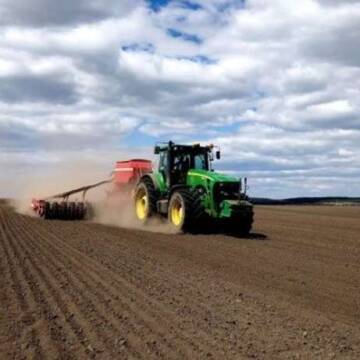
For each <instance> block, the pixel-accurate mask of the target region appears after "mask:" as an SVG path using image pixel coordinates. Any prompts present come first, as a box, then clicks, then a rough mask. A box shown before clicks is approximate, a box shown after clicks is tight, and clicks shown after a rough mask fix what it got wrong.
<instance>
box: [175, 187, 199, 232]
mask: <svg viewBox="0 0 360 360" xmlns="http://www.w3.org/2000/svg"><path fill="white" fill-rule="evenodd" d="M179 205H180V206H181V209H182V210H181V211H180V210H176V208H177V207H178V206H179ZM173 211H174V212H173ZM177 212H181V213H182V215H181V216H180V217H181V219H180V220H179V219H177V220H178V221H179V222H178V221H176V220H175V219H176V218H177V216H176V213H177ZM205 218H206V213H205V210H204V207H203V205H202V201H201V196H200V194H199V193H198V192H197V191H196V190H189V189H179V190H176V191H174V192H173V194H172V195H171V197H170V201H169V208H168V220H169V222H170V223H171V224H172V225H173V226H174V227H175V229H177V230H178V231H190V230H191V231H193V230H196V228H197V227H200V226H201V225H202V223H203V221H204V220H205Z"/></svg>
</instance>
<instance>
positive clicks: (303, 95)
mask: <svg viewBox="0 0 360 360" xmlns="http://www.w3.org/2000/svg"><path fill="white" fill-rule="evenodd" d="M196 3H197V4H199V6H198V7H196V9H190V8H188V7H186V6H184V3H182V2H178V1H173V2H170V3H169V4H168V5H167V6H166V7H164V8H162V9H161V11H158V12H153V11H151V10H150V9H149V7H148V6H147V4H146V2H145V1H124V2H120V3H119V2H118V1H114V0H107V1H105V2H100V1H95V0H93V1H90V2H85V1H79V2H73V1H64V2H58V3H56V4H55V3H54V2H51V1H48V0H30V1H28V2H27V3H26V4H25V5H24V2H20V1H17V0H16V1H15V0H14V1H11V2H10V1H7V0H0V17H1V18H2V19H3V20H2V21H1V22H0V32H1V33H2V36H1V37H0V79H1V82H0V140H1V142H0V148H1V150H2V161H4V157H6V158H8V159H11V157H12V156H13V155H14V153H19V151H20V152H21V151H23V150H24V149H26V151H46V152H48V153H49V154H51V153H54V152H55V150H56V151H58V153H57V154H61V151H64V152H66V151H68V150H69V149H72V150H73V151H75V150H76V149H77V150H79V149H87V151H90V152H91V151H92V152H93V153H96V152H97V151H98V149H99V148H101V149H107V150H106V151H109V152H111V151H112V149H115V148H116V146H118V144H119V143H120V142H121V139H123V137H124V136H126V135H128V134H132V133H133V134H134V135H132V137H131V141H130V143H132V144H135V143H136V137H137V136H139V137H143V136H145V137H146V136H149V135H150V139H149V140H148V141H149V142H150V141H152V140H151V139H152V138H151V136H152V137H154V138H159V139H168V138H173V139H174V138H176V139H179V140H181V141H192V140H193V139H197V140H198V139H200V140H204V141H205V140H209V141H215V142H218V143H220V144H221V145H222V147H223V150H224V151H223V153H224V163H223V167H224V169H225V170H228V171H235V172H238V173H244V172H245V173H247V174H248V175H250V176H252V177H253V184H254V186H253V191H254V193H256V194H265V193H268V196H271V195H274V196H282V195H291V194H299V195H300V193H302V194H306V193H309V194H313V193H317V194H329V193H330V194H331V193H333V192H336V191H338V192H340V193H341V192H352V193H353V194H354V195H356V194H357V195H358V194H359V192H360V185H359V184H360V174H359V172H357V171H354V170H353V169H354V168H356V167H359V165H360V164H359V160H358V159H359V155H360V150H359V144H358V143H359V138H360V133H359V130H360V100H359V99H360V90H359V89H360V50H359V48H358V46H357V45H358V39H359V36H360V5H359V3H358V2H357V1H342V2H338V1H331V0H327V1H326V0H318V1H315V0H304V1H301V4H300V3H299V2H291V1H287V0H275V1H268V0H248V1H245V3H243V2H241V1H226V0H222V1H202V0H201V1H197V2H196ZM5 14H6V17H4V15H5ZM44 14H46V16H44ZM4 19H5V20H6V21H5V20H4ZM169 29H173V30H174V29H175V30H176V31H175V33H174V32H173V34H176V33H177V34H186V35H187V37H186V36H178V37H174V36H172V35H171V32H169ZM191 36H193V38H192V37H191ZM194 39H197V40H196V41H194ZM60 139H61V141H60ZM146 145H147V146H148V145H150V144H149V143H147V144H146ZM104 151H105V150H104ZM21 153H22V152H21ZM59 156H61V155H59ZM33 161H34V162H40V163H41V161H38V160H36V158H34V159H33ZM45 161H48V162H50V161H52V160H51V156H50V157H49V158H48V160H45ZM334 168H336V169H337V172H336V173H335V172H334V171H333V169H334ZM339 174H340V175H339ZM341 174H346V179H343V176H342V175H341ZM339 177H340V178H341V179H343V180H344V181H343V182H341V181H338V180H339ZM297 182H299V183H300V184H298V183H297ZM350 183H351V186H350ZM272 189H273V190H272ZM349 189H351V190H349Z"/></svg>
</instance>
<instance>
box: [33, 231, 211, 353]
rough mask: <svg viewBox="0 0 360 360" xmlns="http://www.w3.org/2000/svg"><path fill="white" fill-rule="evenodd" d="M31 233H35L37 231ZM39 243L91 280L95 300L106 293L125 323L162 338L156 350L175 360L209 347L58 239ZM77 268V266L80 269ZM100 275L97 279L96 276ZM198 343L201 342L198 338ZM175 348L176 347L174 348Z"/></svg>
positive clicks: (46, 235)
mask: <svg viewBox="0 0 360 360" xmlns="http://www.w3.org/2000/svg"><path fill="white" fill-rule="evenodd" d="M34 230H35V228H34V227H32V231H34ZM35 231H38V229H36V230H35ZM38 235H39V236H42V235H41V232H39V233H38ZM49 238H53V240H54V241H49V240H48V239H49ZM43 241H44V242H47V243H48V244H49V245H50V246H51V247H52V248H55V249H56V252H58V253H63V256H64V257H66V258H67V259H69V260H70V259H72V263H73V265H74V266H75V267H78V268H79V271H76V272H77V273H78V274H81V272H84V273H86V274H87V276H89V277H90V276H91V281H93V283H95V284H96V286H97V288H98V291H99V292H98V293H97V295H98V296H99V295H100V294H101V291H102V292H103V293H105V294H106V293H107V294H108V296H110V297H111V298H112V300H113V302H114V305H113V306H116V303H117V302H121V303H122V305H123V307H125V308H126V309H127V311H129V312H130V313H129V315H128V316H129V319H131V317H135V318H137V321H138V322H139V321H140V323H141V322H143V326H144V327H148V329H149V334H152V335H153V334H156V333H157V334H158V337H159V338H162V339H163V341H162V343H161V344H157V345H156V346H158V345H161V346H166V347H167V348H168V351H170V353H171V351H176V353H175V354H174V356H175V357H178V356H179V355H180V356H191V355H192V356H194V354H195V353H193V352H189V351H190V348H189V346H190V345H191V346H192V347H193V348H194V351H195V352H198V351H199V350H200V349H201V347H203V349H205V348H208V347H209V345H208V344H206V345H199V343H198V342H196V343H194V341H193V339H191V338H188V337H186V335H185V334H179V329H181V327H178V328H177V327H176V319H175V318H174V317H173V316H172V317H173V319H174V320H173V323H168V320H167V319H165V318H164V317H163V316H162V315H161V312H162V311H164V309H162V308H160V309H159V305H157V307H158V312H154V309H155V308H156V307H155V306H154V307H153V308H147V305H146V304H148V303H153V300H151V299H149V298H146V295H144V293H143V292H141V293H140V291H139V290H138V289H136V288H134V287H130V286H129V284H127V283H126V282H125V281H124V279H122V278H120V277H119V276H117V275H116V274H112V273H111V272H110V271H109V270H107V269H106V268H104V267H103V266H102V265H101V264H99V263H95V264H94V261H93V260H92V259H90V258H87V257H86V256H85V255H84V254H83V253H80V252H79V251H78V250H76V249H74V248H73V247H70V246H69V245H68V244H67V243H65V242H64V241H63V240H62V239H61V238H60V237H56V236H55V235H54V234H53V233H51V234H49V233H45V234H43ZM59 244H61V246H59ZM65 249H67V251H65ZM75 255H76V256H75ZM79 264H81V266H80V265H79ZM100 274H101V276H99V275H100ZM100 289H101V291H100ZM139 294H141V295H140V296H141V297H142V299H143V301H142V303H139V299H138V298H139ZM103 302H105V303H106V300H103ZM122 312H123V309H122ZM166 315H168V313H166ZM169 330H170V332H169ZM199 340H203V339H202V338H200V339H199ZM175 344H177V345H176V346H175ZM154 345H155V344H153V346H154ZM175 349H176V350H175ZM181 349H182V355H181ZM156 351H158V349H156ZM204 351H205V350H204ZM179 352H180V354H179ZM207 352H208V351H207ZM170 353H169V354H168V356H169V355H170Z"/></svg>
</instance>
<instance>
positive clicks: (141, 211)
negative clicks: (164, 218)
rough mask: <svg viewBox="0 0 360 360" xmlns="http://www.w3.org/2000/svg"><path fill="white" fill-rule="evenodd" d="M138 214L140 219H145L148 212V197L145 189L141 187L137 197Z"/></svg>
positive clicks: (136, 207)
mask: <svg viewBox="0 0 360 360" xmlns="http://www.w3.org/2000/svg"><path fill="white" fill-rule="evenodd" d="M135 210H136V216H137V217H138V219H140V220H144V219H146V217H147V213H148V199H147V195H146V192H145V190H143V189H139V191H138V192H137V194H136V197H135Z"/></svg>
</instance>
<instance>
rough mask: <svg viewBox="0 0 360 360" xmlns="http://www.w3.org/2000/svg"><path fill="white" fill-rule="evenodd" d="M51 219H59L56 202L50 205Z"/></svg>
mask: <svg viewBox="0 0 360 360" xmlns="http://www.w3.org/2000/svg"><path fill="white" fill-rule="evenodd" d="M51 218H52V219H58V218H59V204H58V203H57V202H53V203H52V204H51Z"/></svg>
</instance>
